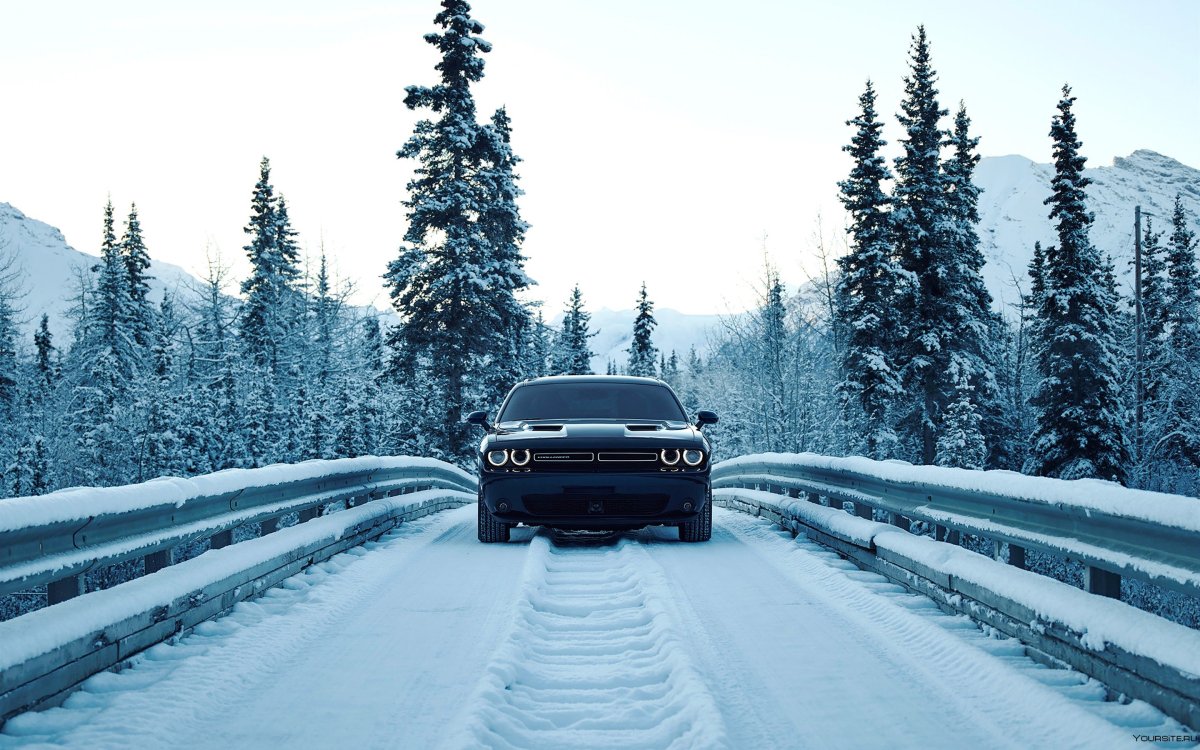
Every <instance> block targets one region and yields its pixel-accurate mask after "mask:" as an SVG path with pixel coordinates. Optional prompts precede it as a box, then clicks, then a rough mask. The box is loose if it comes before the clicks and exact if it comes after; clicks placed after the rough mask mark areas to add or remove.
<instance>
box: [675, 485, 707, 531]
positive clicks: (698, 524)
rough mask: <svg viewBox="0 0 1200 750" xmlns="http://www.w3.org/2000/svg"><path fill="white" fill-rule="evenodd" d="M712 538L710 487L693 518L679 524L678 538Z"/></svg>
mask: <svg viewBox="0 0 1200 750" xmlns="http://www.w3.org/2000/svg"><path fill="white" fill-rule="evenodd" d="M709 539H712V488H711V487H710V488H709V489H708V492H707V497H705V498H704V507H702V508H701V509H700V512H699V513H698V514H697V515H696V518H695V520H693V521H685V522H683V523H681V524H679V540H680V541H681V542H707V541H708V540H709Z"/></svg>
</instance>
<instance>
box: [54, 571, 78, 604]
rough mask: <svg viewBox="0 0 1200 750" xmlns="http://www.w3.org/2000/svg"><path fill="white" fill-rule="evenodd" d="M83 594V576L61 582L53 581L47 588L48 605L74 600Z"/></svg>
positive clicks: (72, 577)
mask: <svg viewBox="0 0 1200 750" xmlns="http://www.w3.org/2000/svg"><path fill="white" fill-rule="evenodd" d="M82 593H83V576H82V575H78V576H71V577H70V578H64V579H62V580H61V581H51V582H50V583H49V585H47V586H46V603H47V604H58V603H59V602H65V601H66V600H68V599H74V598H75V597H77V596H79V595H80V594H82Z"/></svg>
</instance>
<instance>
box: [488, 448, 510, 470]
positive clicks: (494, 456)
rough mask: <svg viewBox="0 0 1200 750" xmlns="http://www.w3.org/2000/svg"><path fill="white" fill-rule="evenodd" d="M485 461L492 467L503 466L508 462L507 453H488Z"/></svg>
mask: <svg viewBox="0 0 1200 750" xmlns="http://www.w3.org/2000/svg"><path fill="white" fill-rule="evenodd" d="M487 461H488V463H489V464H491V465H492V466H503V465H504V463H505V462H506V461H508V451H504V450H500V451H488V453H487Z"/></svg>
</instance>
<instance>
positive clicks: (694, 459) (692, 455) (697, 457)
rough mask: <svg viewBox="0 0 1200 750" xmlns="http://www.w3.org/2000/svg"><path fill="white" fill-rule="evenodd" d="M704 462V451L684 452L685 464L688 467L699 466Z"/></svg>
mask: <svg viewBox="0 0 1200 750" xmlns="http://www.w3.org/2000/svg"><path fill="white" fill-rule="evenodd" d="M703 461H704V451H698V450H686V451H684V452H683V462H684V463H685V464H687V465H688V466H699V465H700V464H701V462H703Z"/></svg>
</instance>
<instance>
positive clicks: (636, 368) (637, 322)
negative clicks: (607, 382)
mask: <svg viewBox="0 0 1200 750" xmlns="http://www.w3.org/2000/svg"><path fill="white" fill-rule="evenodd" d="M656 325H658V321H656V320H655V319H654V303H653V302H651V301H650V297H649V295H648V294H647V293H646V282H644V281H643V282H642V291H641V292H640V293H639V294H638V303H637V317H636V318H634V320H633V341H632V342H630V344H629V350H628V351H629V367H628V372H627V374H629V375H636V376H641V377H646V378H653V377H655V376H656V375H657V373H656V372H655V359H657V355H658V349H657V348H656V347H655V346H654V341H653V340H652V338H651V337H652V336H653V335H654V327H655V326H656Z"/></svg>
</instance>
